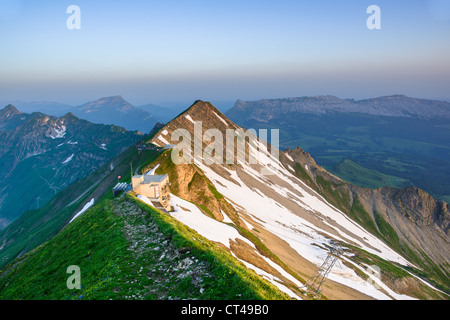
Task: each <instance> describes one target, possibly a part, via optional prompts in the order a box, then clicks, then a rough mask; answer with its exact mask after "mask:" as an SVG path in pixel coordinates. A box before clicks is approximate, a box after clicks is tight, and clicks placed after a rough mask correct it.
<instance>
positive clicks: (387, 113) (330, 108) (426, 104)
mask: <svg viewBox="0 0 450 320" xmlns="http://www.w3.org/2000/svg"><path fill="white" fill-rule="evenodd" d="M327 113H360V114H367V115H373V116H384V117H405V118H418V119H432V118H446V119H450V103H449V102H445V101H438V100H425V99H416V98H410V97H407V96H404V95H394V96H386V97H380V98H374V99H365V100H354V99H339V98H337V97H335V96H317V97H300V98H284V99H263V100H258V101H242V100H238V101H237V102H236V104H235V106H234V108H232V109H231V110H229V111H228V112H227V115H228V116H230V117H231V118H237V117H243V116H244V117H245V118H244V119H242V120H243V121H249V120H251V119H254V120H256V121H259V122H268V121H270V120H271V119H276V118H279V117H283V116H286V115H287V116H289V115H292V114H315V115H323V114H327Z"/></svg>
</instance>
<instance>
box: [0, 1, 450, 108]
mask: <svg viewBox="0 0 450 320" xmlns="http://www.w3.org/2000/svg"><path fill="white" fill-rule="evenodd" d="M71 4H75V5H78V6H79V7H80V9H81V30H68V29H67V27H66V19H67V18H68V17H69V14H67V13H66V9H67V7H68V6H69V5H71ZM372 4H376V5H378V6H379V7H380V8H381V19H382V20H381V23H382V28H381V30H368V29H367V27H366V20H367V18H368V17H369V15H368V14H367V13H366V9H367V7H368V6H369V5H372ZM0 44H1V47H0V100H2V101H4V100H8V99H10V100H51V101H61V102H65V103H70V104H78V103H83V102H85V101H88V100H93V99H97V98H100V97H102V96H110V95H117V94H121V95H122V96H123V97H124V98H126V99H127V100H129V101H130V102H132V103H134V104H143V103H160V102H174V101H180V102H181V101H183V102H186V103H188V102H192V101H193V100H195V99H205V100H212V101H233V100H236V99H244V100H250V99H260V98H279V97H290V96H309V95H322V94H333V95H336V96H339V97H341V98H357V99H358V98H366V97H376V96H382V95H389V94H397V93H401V94H407V95H410V96H414V97H424V98H440V99H448V98H450V90H449V88H450V1H447V0H413V1H411V0H409V1H406V0H389V1H381V0H371V1H365V0H351V1H336V0H315V1H313V0H310V1H300V0H295V1H287V0H278V1H267V0H239V1H237V0H226V1H224V0H208V1H206V0H184V1H178V0H165V1H142V0H141V1H136V0H128V1H113V0H110V1H101V0H97V1H92V0H91V1H83V0H71V1H62V0H59V1H50V0H40V1H33V0H22V1H20V0H0Z"/></svg>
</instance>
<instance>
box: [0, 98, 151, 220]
mask: <svg viewBox="0 0 450 320" xmlns="http://www.w3.org/2000/svg"><path fill="white" fill-rule="evenodd" d="M14 110H16V111H14ZM2 115H3V116H2ZM142 136H143V135H142V134H140V133H137V132H129V131H126V130H125V129H124V128H120V127H117V126H107V125H99V124H92V123H90V122H88V121H87V120H83V119H79V118H77V117H76V116H75V115H73V114H71V113H67V114H66V115H64V116H62V117H56V116H48V115H45V114H43V113H38V112H35V113H33V114H25V113H21V112H20V111H18V110H17V109H12V107H11V106H7V107H6V108H4V109H3V110H1V111H0V142H1V144H0V172H1V178H0V181H1V182H2V183H3V184H4V185H5V187H4V188H2V190H1V191H0V218H3V219H5V220H3V221H4V223H3V225H4V226H5V224H6V223H7V222H5V221H13V220H14V219H15V218H17V217H18V215H20V214H21V213H23V212H24V211H26V210H28V209H36V208H38V207H40V206H42V205H43V204H45V203H46V202H47V201H48V200H50V199H51V197H52V196H53V195H55V193H56V192H57V191H58V190H60V189H61V188H63V187H66V186H68V185H70V184H72V183H73V182H74V181H76V180H77V179H80V178H82V177H84V176H85V175H87V174H89V173H90V172H91V169H90V168H92V169H95V168H98V167H99V166H101V165H102V164H103V163H104V162H105V161H107V160H108V159H110V158H111V157H114V156H116V155H117V154H118V153H120V152H122V151H123V148H124V147H126V146H127V145H128V144H131V143H133V142H135V141H137V139H140V138H142ZM108 149H109V150H108ZM20 181H27V183H26V184H23V185H22V184H21V182H20ZM19 199H20V201H19Z"/></svg>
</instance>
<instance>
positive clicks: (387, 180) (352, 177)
mask: <svg viewBox="0 0 450 320" xmlns="http://www.w3.org/2000/svg"><path fill="white" fill-rule="evenodd" d="M331 172H333V173H334V174H335V175H337V176H339V177H340V178H341V179H343V180H345V181H348V182H351V183H353V184H355V185H358V186H362V187H367V188H380V187H384V186H391V187H395V188H402V187H405V186H410V185H411V183H410V182H409V181H408V180H406V179H401V178H399V177H395V176H390V175H386V174H382V173H380V172H378V171H375V170H370V169H367V168H364V167H362V166H360V165H359V164H357V163H356V162H354V161H352V160H348V159H346V160H344V161H343V162H341V163H339V164H338V165H336V166H334V168H333V169H332V170H331Z"/></svg>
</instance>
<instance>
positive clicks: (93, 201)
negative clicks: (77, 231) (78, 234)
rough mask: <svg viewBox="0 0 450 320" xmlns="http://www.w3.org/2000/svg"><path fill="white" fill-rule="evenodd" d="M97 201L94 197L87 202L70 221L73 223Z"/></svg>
mask: <svg viewBox="0 0 450 320" xmlns="http://www.w3.org/2000/svg"><path fill="white" fill-rule="evenodd" d="M94 203H95V199H94V198H92V199H91V201H89V202H88V203H86V205H85V206H84V207H83V209H81V211H80V212H78V213H77V214H76V215H75V216H74V217H73V218H72V220H70V222H69V223H72V221H74V220H75V219H76V218H78V217H79V216H81V215H82V214H83V213H85V212H86V211H88V210H89V209H90V208H91V207H92V206H93V205H94Z"/></svg>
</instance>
